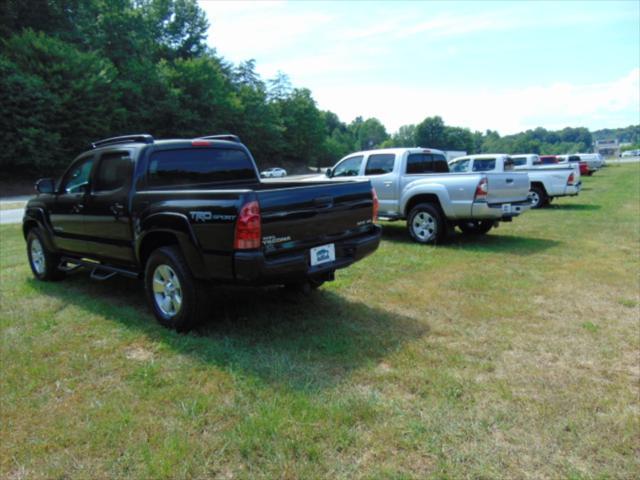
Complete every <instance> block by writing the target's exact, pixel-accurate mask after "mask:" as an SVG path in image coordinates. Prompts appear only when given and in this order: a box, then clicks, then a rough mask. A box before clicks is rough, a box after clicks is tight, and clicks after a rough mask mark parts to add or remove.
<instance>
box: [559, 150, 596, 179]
mask: <svg viewBox="0 0 640 480" xmlns="http://www.w3.org/2000/svg"><path fill="white" fill-rule="evenodd" d="M558 160H559V162H560V163H561V164H567V163H568V162H575V161H578V162H585V163H586V164H587V167H588V169H589V173H588V175H593V173H594V172H597V171H598V170H600V169H601V168H602V166H603V165H604V160H603V159H602V155H600V154H599V153H574V154H571V155H558Z"/></svg>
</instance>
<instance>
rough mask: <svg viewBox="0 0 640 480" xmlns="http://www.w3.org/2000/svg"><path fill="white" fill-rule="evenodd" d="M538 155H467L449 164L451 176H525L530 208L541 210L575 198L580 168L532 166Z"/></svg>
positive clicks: (579, 186) (566, 165) (578, 186)
mask: <svg viewBox="0 0 640 480" xmlns="http://www.w3.org/2000/svg"><path fill="white" fill-rule="evenodd" d="M536 160H538V161H539V159H538V155H534V154H526V155H525V154H522V155H511V156H510V155H506V154H504V153H485V154H481V155H467V156H465V157H459V158H456V159H454V160H451V161H449V170H450V171H452V172H478V173H480V172H492V173H495V172H505V171H509V170H518V171H521V172H527V174H528V175H529V181H530V182H531V191H530V192H529V200H530V201H531V208H541V207H545V206H547V205H548V204H549V202H551V201H552V200H553V199H554V198H556V197H566V196H575V195H578V194H579V193H580V188H581V181H580V168H579V166H578V165H577V164H574V165H568V164H565V165H545V166H539V165H536Z"/></svg>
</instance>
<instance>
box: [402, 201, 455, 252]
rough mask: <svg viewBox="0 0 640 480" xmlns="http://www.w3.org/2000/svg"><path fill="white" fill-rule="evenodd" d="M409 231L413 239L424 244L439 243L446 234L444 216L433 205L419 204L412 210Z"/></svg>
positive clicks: (408, 222) (408, 221)
mask: <svg viewBox="0 0 640 480" xmlns="http://www.w3.org/2000/svg"><path fill="white" fill-rule="evenodd" d="M407 229H408V230H409V235H411V238H412V239H413V240H414V241H416V242H418V243H422V244H431V243H439V242H440V241H441V240H442V239H443V238H444V235H445V233H446V231H445V224H444V221H443V219H442V215H441V214H440V211H439V210H438V208H437V207H436V206H434V205H433V204H431V203H419V204H418V205H416V206H415V207H413V208H412V209H411V212H410V213H409V218H408V219H407Z"/></svg>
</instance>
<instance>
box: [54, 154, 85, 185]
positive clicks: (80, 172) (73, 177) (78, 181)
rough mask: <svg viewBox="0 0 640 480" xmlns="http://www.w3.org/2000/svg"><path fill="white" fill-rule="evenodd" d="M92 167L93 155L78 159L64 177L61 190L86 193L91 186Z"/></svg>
mask: <svg viewBox="0 0 640 480" xmlns="http://www.w3.org/2000/svg"><path fill="white" fill-rule="evenodd" d="M92 167H93V155H91V156H90V157H86V158H83V159H81V160H79V161H77V162H76V163H75V164H74V165H73V166H72V167H71V168H70V169H69V171H68V172H67V173H66V174H65V176H64V178H63V179H62V183H61V184H60V191H61V192H63V193H84V192H85V191H86V190H87V187H88V186H89V176H90V174H91V168H92Z"/></svg>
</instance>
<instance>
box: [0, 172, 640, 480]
mask: <svg viewBox="0 0 640 480" xmlns="http://www.w3.org/2000/svg"><path fill="white" fill-rule="evenodd" d="M583 180H584V191H583V193H582V194H581V195H580V196H579V197H578V198H573V199H560V200H557V201H556V202H554V203H553V204H552V206H551V208H548V209H545V210H541V211H533V212H528V213H527V214H525V215H523V216H522V217H521V218H519V219H516V220H515V221H514V222H513V223H512V224H504V225H502V226H501V227H500V228H498V229H497V230H493V231H491V232H490V233H489V234H488V235H487V236H486V237H483V238H463V237H462V236H460V235H458V236H455V237H454V238H452V239H451V240H450V242H449V243H448V244H446V245H442V246H437V247H424V246H420V245H417V244H414V243H412V242H410V241H409V239H408V236H407V234H406V231H405V229H404V225H403V224H400V223H389V224H385V225H384V227H385V233H384V241H383V243H382V244H381V247H380V249H379V251H378V252H377V253H376V254H375V255H373V256H372V257H369V258H367V259H366V260H365V261H362V262H360V263H358V264H356V265H354V266H353V267H351V268H349V269H347V270H345V271H341V272H339V274H338V276H337V278H338V280H337V281H336V282H334V283H332V284H330V285H327V286H325V287H323V288H322V289H320V291H318V292H316V293H315V294H313V295H311V296H309V297H301V296H295V295H292V294H291V293H287V292H285V291H283V290H282V289H277V288H272V289H263V290H254V289H225V290H224V291H218V292H216V293H215V295H216V299H217V300H216V301H217V302H218V305H219V306H218V308H217V309H216V310H217V311H216V315H217V316H218V317H219V321H213V320H212V321H211V322H210V323H209V324H207V325H205V326H204V327H203V328H202V329H201V330H200V331H199V332H197V333H194V334H190V335H178V334H175V333H173V332H170V331H167V330H164V329H163V328H161V327H159V326H157V325H156V323H155V321H154V320H153V318H152V316H151V315H150V314H149V312H148V310H147V307H146V304H145V302H144V297H143V290H142V285H141V283H138V282H135V281H129V280H125V279H112V280H109V281H106V282H102V283H98V282H93V281H90V280H89V279H88V275H87V274H86V273H79V274H75V275H73V276H72V277H70V278H68V279H67V280H65V281H64V282H61V283H56V284H45V283H39V282H36V281H34V280H33V279H32V276H31V273H30V271H29V268H28V266H27V261H26V254H25V246H24V241H23V239H22V237H21V234H20V227H19V226H17V225H16V226H3V227H1V228H0V241H1V244H0V245H1V277H0V282H1V283H0V302H1V306H0V315H1V326H0V328H1V332H2V349H1V357H0V360H1V362H2V364H1V391H0V400H1V404H0V406H1V425H0V442H1V445H0V446H1V457H0V477H2V478H3V479H21V478H24V479H32V478H91V479H102V478H105V479H106V478H138V479H156V478H158V479H159V478H172V479H173V478H177V479H179V478H247V479H249V478H285V479H294V478H301V479H310V478H370V479H387V478H392V479H405V478H418V479H421V478H431V477H435V478H452V479H453V478H509V479H510V478H550V479H556V478H569V479H587V478H602V479H604V478H624V479H626V478H638V476H639V475H640V421H639V418H640V398H639V394H640V357H639V355H640V306H639V302H640V298H639V291H640V284H639V272H640V257H639V253H640V249H639V247H640V165H639V164H633V165H624V166H615V167H609V168H606V169H604V170H603V171H602V172H599V173H597V174H596V175H594V176H593V177H592V178H584V179H583Z"/></svg>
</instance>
